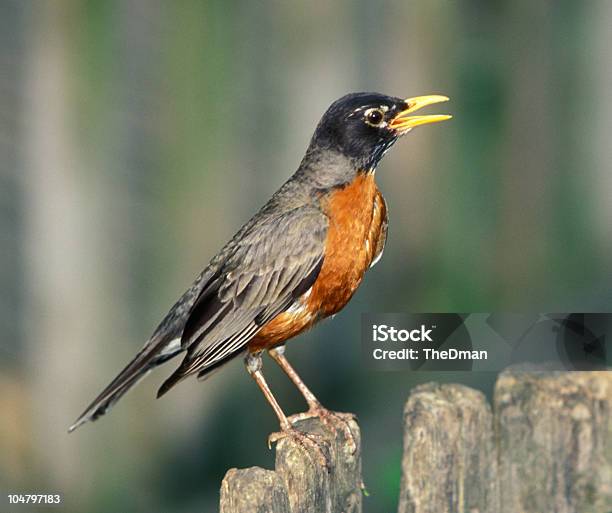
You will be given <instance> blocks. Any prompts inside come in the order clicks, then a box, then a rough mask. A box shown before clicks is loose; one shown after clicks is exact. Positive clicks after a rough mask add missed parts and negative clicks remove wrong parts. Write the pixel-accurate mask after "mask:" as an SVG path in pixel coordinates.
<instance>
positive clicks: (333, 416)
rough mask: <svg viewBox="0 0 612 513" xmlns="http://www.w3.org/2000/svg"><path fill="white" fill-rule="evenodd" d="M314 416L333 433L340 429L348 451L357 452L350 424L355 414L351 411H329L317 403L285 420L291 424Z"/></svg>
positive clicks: (354, 418)
mask: <svg viewBox="0 0 612 513" xmlns="http://www.w3.org/2000/svg"><path fill="white" fill-rule="evenodd" d="M314 417H317V418H319V419H320V420H321V422H322V423H323V425H324V426H325V427H327V428H329V429H330V430H331V431H332V433H334V434H337V433H338V430H339V429H342V432H343V433H344V438H345V440H346V443H347V446H348V448H349V451H350V453H351V454H355V453H356V452H357V442H356V440H355V436H354V435H353V431H352V430H351V425H350V422H351V421H355V420H356V417H355V415H353V414H352V413H341V412H337V411H331V410H328V409H327V408H324V407H323V406H321V405H318V406H314V407H311V408H310V409H309V410H308V411H305V412H303V413H296V414H295V415H291V417H288V419H287V420H289V422H291V424H295V423H296V422H299V421H301V420H306V419H312V418H314Z"/></svg>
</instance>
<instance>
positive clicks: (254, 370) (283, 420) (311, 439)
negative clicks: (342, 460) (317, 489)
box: [245, 353, 329, 470]
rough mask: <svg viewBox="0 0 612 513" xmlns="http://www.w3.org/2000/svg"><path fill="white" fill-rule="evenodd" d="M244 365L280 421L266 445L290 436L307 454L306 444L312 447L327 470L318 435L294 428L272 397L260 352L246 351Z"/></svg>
mask: <svg viewBox="0 0 612 513" xmlns="http://www.w3.org/2000/svg"><path fill="white" fill-rule="evenodd" d="M245 365H246V368H247V371H248V373H249V374H250V375H251V377H252V378H253V379H254V380H255V383H257V386H259V388H260V389H261V391H262V392H263V395H264V396H265V398H266V399H267V401H268V402H269V403H270V406H272V409H273V410H274V413H276V416H277V417H278V420H279V422H280V429H281V430H280V432H277V433H272V434H271V435H270V436H269V437H268V447H271V446H272V444H273V443H275V442H277V441H278V440H280V439H281V438H285V437H291V438H292V439H294V440H295V441H296V442H297V444H298V445H299V446H301V447H302V448H303V449H304V450H305V451H306V452H307V453H308V454H309V455H310V454H311V453H310V452H309V451H308V450H306V446H307V445H309V446H311V447H314V449H315V451H316V452H317V453H318V454H319V458H318V460H319V463H320V464H322V465H324V466H325V467H326V468H327V469H328V470H329V461H328V456H327V453H326V451H324V450H323V448H322V447H321V444H320V442H319V441H318V440H317V439H318V438H320V437H319V436H318V435H315V434H313V433H304V432H303V431H299V430H298V429H296V428H294V427H293V425H292V424H291V422H289V419H288V418H287V416H286V415H285V413H284V412H283V410H282V408H281V407H280V405H279V404H278V401H277V400H276V398H275V397H274V394H272V390H270V387H269V385H268V383H267V382H266V380H265V378H264V376H263V373H262V371H261V369H262V361H261V353H248V354H247V356H246V358H245Z"/></svg>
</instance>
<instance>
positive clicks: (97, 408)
mask: <svg viewBox="0 0 612 513" xmlns="http://www.w3.org/2000/svg"><path fill="white" fill-rule="evenodd" d="M180 352H181V347H180V339H176V340H172V341H170V342H167V343H158V344H155V345H154V346H152V345H151V344H147V345H146V346H145V347H144V348H143V349H142V350H141V351H140V352H139V353H138V354H137V355H136V356H135V357H134V359H133V360H132V361H131V362H130V363H128V364H127V366H126V367H125V368H124V369H123V370H122V371H121V372H120V373H119V374H118V375H117V376H116V377H115V379H113V381H111V382H110V383H109V385H108V386H107V387H106V388H104V390H102V392H100V394H99V395H98V396H97V397H96V398H95V399H94V400H93V401H92V402H91V404H90V405H89V406H88V407H87V408H86V409H85V411H84V412H83V413H82V414H81V415H80V416H79V417H78V418H77V419H76V420H75V422H74V423H73V424H72V425H71V426H70V427H69V428H68V432H69V433H72V432H73V431H74V430H75V429H76V428H78V427H79V426H81V425H82V424H85V423H86V422H89V421H92V422H93V421H94V420H96V419H97V418H99V417H101V416H102V415H104V414H105V413H106V412H107V411H108V410H109V409H110V408H111V407H112V406H113V405H114V404H115V403H116V402H117V401H118V400H119V399H121V397H123V395H124V394H125V393H126V392H127V391H128V390H129V389H131V388H132V387H133V386H134V385H136V383H138V382H139V381H140V380H141V379H143V378H144V377H145V376H146V375H147V374H148V373H149V372H151V370H152V369H153V368H154V367H157V366H158V365H161V364H162V363H164V362H166V361H168V360H169V359H171V358H172V357H174V356H176V355H177V354H178V353H180Z"/></svg>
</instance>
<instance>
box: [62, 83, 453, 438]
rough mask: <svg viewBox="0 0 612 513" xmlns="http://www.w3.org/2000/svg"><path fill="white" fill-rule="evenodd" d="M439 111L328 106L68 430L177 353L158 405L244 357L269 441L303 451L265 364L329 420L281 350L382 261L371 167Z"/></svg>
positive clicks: (369, 101)
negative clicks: (266, 189)
mask: <svg viewBox="0 0 612 513" xmlns="http://www.w3.org/2000/svg"><path fill="white" fill-rule="evenodd" d="M446 101H448V98H447V97H446V96H442V95H438V94H432V95H426V96H417V97H412V98H406V99H402V98H399V97H393V96H387V95H385V94H380V93H369V92H364V93H350V94H347V95H345V96H343V97H341V98H340V99H338V100H336V101H335V102H333V103H332V104H331V106H330V107H329V108H328V109H327V111H326V112H325V113H324V114H323V116H322V117H321V119H320V121H319V123H318V125H317V126H316V128H315V131H314V134H313V136H312V138H311V140H310V143H309V145H308V147H307V149H306V153H305V155H304V157H303V159H302V161H301V163H300V165H299V166H298V168H297V170H296V172H295V173H294V174H293V175H292V176H291V177H290V178H289V179H288V180H287V181H286V182H285V183H284V184H283V185H282V186H281V187H280V188H279V189H278V190H277V191H276V192H275V193H274V194H273V196H272V197H271V199H270V200H269V201H268V202H267V203H266V204H265V205H264V206H263V207H262V208H261V209H260V210H259V211H258V212H257V213H256V214H255V215H254V216H253V217H252V218H251V219H250V220H249V221H248V222H247V223H246V224H245V225H244V226H243V227H242V228H241V229H240V230H238V232H237V233H236V234H235V235H234V236H233V237H232V238H231V239H230V241H229V242H228V243H227V244H226V245H225V246H224V247H223V248H222V249H221V250H220V251H219V252H218V253H217V254H216V255H215V256H214V257H213V258H212V259H211V261H210V263H209V264H208V265H207V266H206V267H205V269H204V270H203V271H202V272H201V273H200V274H199V275H198V276H197V278H196V279H195V281H194V282H193V284H192V285H191V286H190V287H189V288H188V289H187V291H186V292H185V293H184V294H183V295H182V296H181V297H180V298H179V299H178V301H177V302H176V303H175V304H174V305H173V306H172V308H171V309H170V310H169V312H168V313H167V315H166V316H165V317H164V318H163V320H162V321H161V323H160V324H159V325H158V327H157V328H156V329H155V331H154V332H153V334H152V336H151V337H150V338H149V339H148V340H147V342H146V343H145V345H144V347H142V349H140V351H139V352H138V353H137V354H136V356H135V357H134V358H133V359H132V360H131V361H130V362H129V363H128V364H127V366H126V367H125V368H124V369H123V370H122V371H121V372H120V373H119V374H118V375H117V376H116V377H115V378H114V379H113V380H112V381H111V382H110V383H109V384H108V386H106V388H104V389H103V390H102V392H100V394H99V395H98V396H97V397H96V398H95V399H94V400H93V401H92V402H91V404H90V405H89V406H88V407H87V408H86V409H85V411H84V412H83V413H82V414H81V415H80V416H79V417H78V418H77V419H76V421H75V422H74V423H73V424H72V425H71V426H70V428H69V430H68V431H69V432H72V431H74V430H75V429H76V428H77V427H79V426H80V425H82V424H84V423H85V422H87V421H94V420H96V419H98V418H99V417H101V416H102V415H104V414H105V413H106V412H107V411H108V410H109V409H110V408H111V407H112V406H113V405H114V404H115V403H116V402H117V401H118V400H119V399H120V398H121V397H122V396H123V395H124V394H125V393H126V392H127V391H128V390H129V389H131V388H132V387H133V386H134V385H135V384H136V383H137V382H139V381H140V380H141V379H142V378H144V377H145V376H146V375H147V374H148V373H149V372H151V371H152V370H153V369H154V368H155V367H158V366H159V365H161V364H163V363H165V362H167V361H169V360H171V359H173V358H175V357H177V356H178V355H180V354H184V357H183V360H182V362H181V363H180V365H179V366H178V367H177V368H176V370H175V371H174V372H173V373H172V374H171V375H170V376H169V377H168V378H167V379H166V381H165V382H164V383H163V384H162V385H161V387H160V389H159V391H158V394H157V397H161V396H163V395H164V394H166V393H167V392H168V391H169V390H170V389H171V388H173V387H174V386H175V385H176V384H177V383H179V382H180V381H182V380H183V379H185V378H187V377H188V376H192V375H196V376H197V378H198V379H200V380H203V379H205V378H207V377H209V376H210V375H211V374H212V373H213V372H214V371H216V370H218V369H220V368H221V367H222V366H224V365H225V364H226V363H228V362H229V361H230V360H233V359H235V358H237V357H239V356H243V357H244V362H245V366H246V370H247V371H248V373H249V374H250V376H251V377H252V378H253V379H254V380H255V382H256V383H257V385H258V386H259V388H260V389H261V391H262V392H263V394H264V396H265V398H266V399H267V401H268V402H269V403H270V406H271V407H272V409H273V410H274V412H275V414H276V416H277V417H278V420H279V423H280V431H279V432H278V433H273V434H272V435H270V438H269V443H270V442H271V441H272V442H273V441H277V440H278V439H279V438H282V437H285V436H290V437H293V438H295V439H296V440H298V441H300V443H307V442H308V441H309V439H308V435H307V434H305V433H302V432H301V431H299V430H297V429H296V428H295V427H294V426H293V421H292V419H290V418H288V417H287V416H286V415H285V413H284V412H283V410H282V408H281V407H280V405H279V403H278V402H277V400H276V398H275V397H274V395H273V393H272V391H271V389H270V387H269V386H268V383H267V381H266V379H265V378H264V375H263V371H262V356H263V355H264V353H266V352H267V353H268V355H269V356H270V357H271V358H272V359H273V360H274V361H275V362H276V363H277V364H278V365H279V366H280V367H281V369H282V370H283V371H284V372H285V373H286V374H287V376H288V377H289V379H290V380H291V381H292V382H293V383H294V384H295V386H296V387H297V388H298V390H299V391H300V392H301V394H302V395H303V397H304V399H305V401H306V403H307V405H308V410H307V411H306V412H304V414H299V415H298V416H297V417H299V416H300V415H301V417H300V418H305V417H308V416H311V417H319V418H321V419H328V418H329V417H330V416H333V415H336V414H335V412H331V411H330V410H328V409H326V408H325V407H324V406H323V405H322V404H321V403H320V401H319V400H318V399H317V398H316V396H315V395H314V394H313V393H312V391H311V390H310V389H309V388H308V387H307V386H306V384H305V383H304V382H303V380H302V379H301V378H300V376H299V375H298V373H297V372H296V371H295V369H294V368H293V367H292V365H291V364H290V363H289V361H288V360H287V357H286V356H285V343H286V341H288V340H289V339H291V338H293V337H295V336H297V335H299V334H300V333H302V332H303V331H305V330H307V329H309V328H311V327H312V326H314V325H315V324H316V323H318V322H319V321H321V320H322V319H325V318H327V317H331V316H333V315H335V314H336V313H338V312H339V311H340V310H341V309H342V308H343V307H344V306H345V305H346V304H347V303H348V302H349V300H350V299H351V297H352V296H353V294H354V293H355V291H356V290H357V288H358V287H359V285H360V283H361V281H362V280H363V278H364V275H365V273H366V272H367V270H368V269H370V268H371V267H372V266H373V265H374V264H376V263H377V262H378V260H379V259H380V257H381V256H382V253H383V250H384V247H385V241H386V238H387V225H388V218H387V205H386V203H385V199H384V197H383V195H382V193H381V192H380V190H379V189H378V187H377V185H376V181H375V172H376V169H377V166H378V164H379V163H380V161H381V159H382V158H383V156H384V155H385V154H386V153H387V151H389V149H390V148H391V147H392V146H393V144H394V143H395V142H396V141H397V140H398V139H399V138H400V137H402V136H404V135H405V134H407V133H408V132H410V131H411V130H412V129H413V128H415V127H418V126H421V125H426V124H430V123H437V122H440V121H445V120H448V119H450V118H451V116H450V115H448V114H429V115H415V114H414V113H415V112H416V111H418V110H420V109H422V108H423V107H426V106H429V105H433V104H437V103H441V102H446ZM294 417H295V416H294ZM293 420H294V419H293ZM349 435H350V433H349Z"/></svg>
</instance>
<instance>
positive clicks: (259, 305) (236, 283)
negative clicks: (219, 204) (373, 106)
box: [158, 206, 328, 396]
mask: <svg viewBox="0 0 612 513" xmlns="http://www.w3.org/2000/svg"><path fill="white" fill-rule="evenodd" d="M327 226H328V218H327V216H325V214H324V213H323V212H321V211H320V210H319V209H317V208H315V207H311V206H303V207H299V208H296V209H294V210H291V211H289V212H285V213H282V214H276V215H268V216H265V217H263V218H259V219H258V220H257V222H255V223H253V224H252V225H251V226H248V227H246V229H245V230H244V231H243V232H242V233H240V234H239V235H240V236H239V237H236V238H235V239H234V240H233V242H232V243H230V244H229V245H228V247H227V248H226V249H225V250H224V256H223V259H222V260H223V261H222V263H221V265H219V267H218V269H217V270H216V272H215V274H214V275H213V276H212V277H211V278H210V279H209V281H208V284H207V285H206V286H205V287H204V288H203V290H202V291H201V292H200V294H199V297H198V298H197V300H196V301H195V304H194V305H193V308H192V309H191V311H190V313H189V317H188V318H187V322H186V323H185V326H184V329H183V333H182V338H181V347H182V348H183V349H186V350H187V354H186V356H185V359H184V360H183V362H182V364H181V366H180V367H179V368H178V369H177V370H176V371H175V372H174V374H172V376H170V377H169V378H168V379H167V380H166V382H165V383H164V384H163V385H162V387H161V388H160V390H159V392H158V396H161V395H163V394H164V393H165V392H167V391H168V390H169V389H170V388H171V387H172V386H174V385H175V384H176V383H177V382H178V381H180V380H181V379H183V378H185V377H186V376H188V375H190V374H193V373H196V372H197V373H198V374H199V375H200V376H202V375H203V374H206V373H207V371H212V370H213V369H214V368H216V367H218V366H219V365H221V364H222V363H224V362H226V361H227V360H228V359H230V358H233V357H234V356H236V355H237V354H239V353H241V352H243V351H244V350H245V348H246V345H247V343H248V342H249V340H250V339H251V338H252V337H253V336H254V335H255V334H256V333H257V331H259V329H260V328H261V327H262V326H263V325H264V324H266V323H267V322H268V321H269V320H271V319H273V318H274V317H276V316H277V315H278V314H279V313H281V312H283V311H284V310H286V309H287V308H288V307H289V306H291V304H292V303H293V302H294V301H295V300H296V299H297V298H298V297H299V296H301V295H302V294H303V293H304V292H306V291H307V290H308V289H309V288H310V287H311V286H312V284H313V283H314V281H315V280H316V278H317V276H318V274H319V271H320V269H321V265H322V263H323V258H324V252H325V237H326V235H327Z"/></svg>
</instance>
